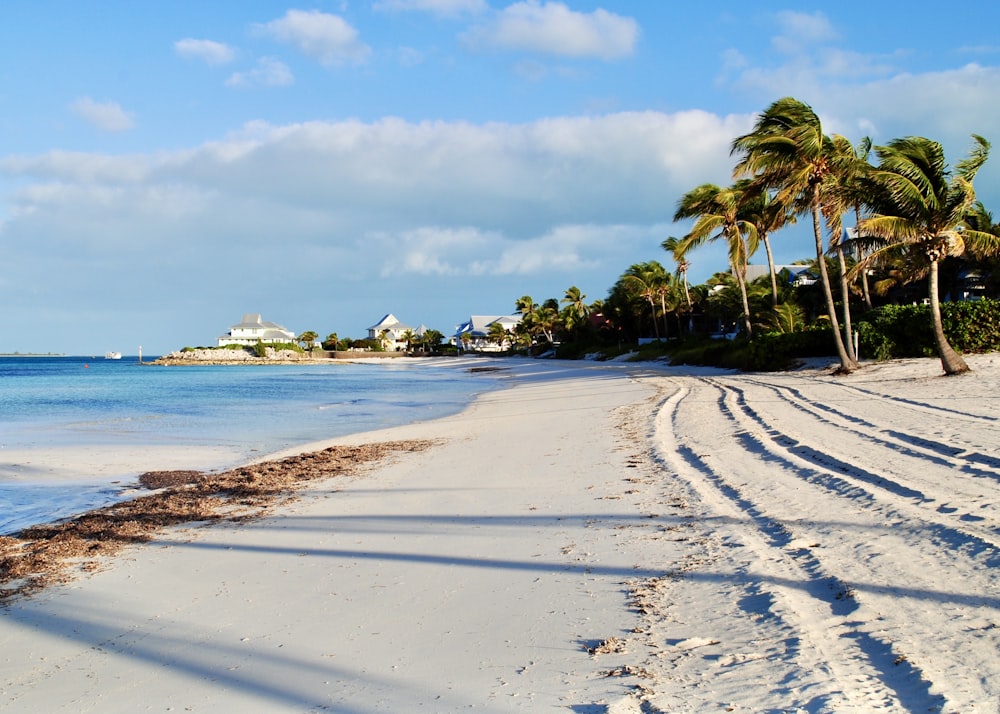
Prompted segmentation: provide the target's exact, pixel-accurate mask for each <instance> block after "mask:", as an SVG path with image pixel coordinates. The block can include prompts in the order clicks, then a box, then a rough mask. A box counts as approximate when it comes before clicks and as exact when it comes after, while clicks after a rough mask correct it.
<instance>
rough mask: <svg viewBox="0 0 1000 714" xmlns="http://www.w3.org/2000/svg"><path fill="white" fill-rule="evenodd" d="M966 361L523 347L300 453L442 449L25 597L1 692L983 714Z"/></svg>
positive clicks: (989, 633) (998, 544) (11, 624)
mask: <svg viewBox="0 0 1000 714" xmlns="http://www.w3.org/2000/svg"><path fill="white" fill-rule="evenodd" d="M971 364H972V367H973V369H974V370H975V371H974V372H973V373H971V374H968V375H962V376H959V377H941V376H940V374H941V372H940V365H939V363H938V362H937V361H936V360H903V361H898V362H893V363H877V364H869V365H866V366H865V367H864V369H863V370H861V371H859V372H858V373H856V374H855V375H852V376H850V377H846V378H844V377H833V376H832V375H831V374H830V373H829V371H827V370H824V369H819V368H818V367H813V368H804V369H802V370H799V371H796V372H793V373H776V374H761V373H757V374H736V373H731V372H725V371H721V370H714V371H702V370H697V371H685V370H682V369H674V368H666V367H663V366H662V365H643V364H633V365H628V366H624V365H622V366H621V368H620V369H616V368H615V366H610V367H608V366H606V365H586V364H584V365H581V364H572V363H568V364H558V365H546V366H545V367H544V368H542V367H541V366H539V365H532V364H523V365H513V366H514V367H515V368H514V369H512V370H511V371H510V377H511V378H510V386H509V387H508V388H504V389H500V390H496V391H492V392H488V393H485V394H483V395H480V396H479V397H478V398H477V399H476V400H475V401H474V402H473V403H472V405H471V406H469V407H468V408H467V409H466V410H464V411H463V412H461V413H459V414H457V415H452V416H447V417H443V418H441V419H436V420H433V421H427V422H417V423H410V424H407V425H402V426H395V427H390V428H386V429H381V430H378V431H372V432H366V433H361V434H351V435H345V436H340V437H336V438H334V439H330V440H325V441H321V442H314V443H312V444H310V445H308V446H307V447H306V448H308V449H309V450H310V451H311V453H316V452H315V449H317V448H337V449H340V448H346V449H352V448H364V447H366V446H369V447H377V446H378V445H379V444H383V443H408V442H410V443H420V444H430V443H431V442H432V445H431V446H430V447H429V448H421V449H418V450H412V451H403V452H399V453H396V454H395V455H392V456H390V457H389V458H385V459H379V460H374V461H370V462H367V463H366V464H365V465H364V466H362V467H361V469H360V470H359V471H357V472H354V473H353V474H351V475H343V476H342V477H338V478H333V479H326V480H317V481H311V482H309V483H308V484H307V485H306V486H305V487H304V488H303V489H301V490H299V491H296V492H295V494H294V495H293V497H292V498H291V499H290V500H286V501H283V502H282V503H281V504H280V505H276V506H275V507H274V508H273V509H272V510H270V511H268V512H266V513H265V514H263V515H259V516H257V517H253V518H250V519H249V520H242V521H240V522H238V523H232V522H226V521H220V522H218V523H216V524H214V525H211V526H208V527H206V526H204V524H203V523H201V522H194V523H191V524H188V525H187V526H173V527H170V528H168V529H166V530H164V531H160V532H158V533H157V534H156V535H155V536H154V537H153V539H152V540H151V541H150V542H149V543H146V544H143V545H134V544H131V545H127V547H126V548H127V549H126V550H125V551H123V552H122V553H121V554H120V555H119V556H118V557H116V558H113V559H100V560H99V567H97V568H96V569H95V570H93V571H92V572H91V571H88V572H86V573H84V574H83V575H82V577H80V578H77V579H74V580H72V581H70V582H68V583H66V584H63V585H57V586H55V587H52V588H48V589H45V590H43V591H41V592H38V593H37V594H36V595H34V596H33V597H32V598H29V599H25V600H17V601H15V602H13V603H11V604H9V605H7V606H6V607H5V608H4V609H3V611H2V618H0V647H2V648H3V649H4V651H5V652H8V653H11V654H9V655H7V656H6V657H7V658H6V663H7V668H6V669H7V671H6V672H5V676H4V681H3V683H2V686H0V693H2V694H0V697H2V698H0V707H2V706H3V705H4V704H12V705H16V706H17V707H20V708H22V709H25V710H29V709H30V710H58V709H60V708H66V707H69V706H73V707H74V708H79V707H83V708H104V709H106V708H107V706H108V703H109V702H114V706H115V707H117V708H118V709H119V710H121V711H127V710H130V709H134V708H137V707H139V706H149V705H150V704H153V705H157V706H159V705H162V706H165V707H173V708H182V707H186V708H191V709H196V710H197V709H204V708H215V709H228V710H236V709H238V710H241V711H260V712H264V711H268V712H271V711H288V712H293V711H307V710H317V709H324V708H329V709H333V710H337V711H358V712H361V711H365V712H368V711H386V712H395V711H407V710H412V709H413V708H416V707H426V708H428V709H429V710H436V711H454V710H457V709H461V708H469V707H474V708H475V707H478V708H483V709H485V710H487V711H509V710H512V709H515V710H522V711H532V712H534V711H545V710H567V709H571V710H574V711H581V712H593V713H595V714H596V713H598V712H606V713H607V714H638V713H639V712H661V711H662V712H665V711H677V710H682V711H683V710H688V711H690V710H697V711H723V710H732V711H757V710H760V709H761V708H764V709H768V710H786V709H796V708H802V709H809V708H810V707H812V708H813V709H815V710H816V711H847V710H857V711H864V710H877V709H887V710H904V711H917V710H920V711H925V710H937V711H969V710H978V709H979V708H984V707H986V708H988V707H989V706H992V705H993V704H995V702H996V701H997V700H998V695H1000V662H997V661H996V658H995V653H996V651H997V650H998V649H1000V627H998V625H1000V598H998V597H997V596H996V592H998V588H1000V536H997V535H996V532H995V531H996V527H997V525H998V524H1000V445H998V442H997V440H996V435H997V433H998V432H997V426H996V425H997V424H998V423H1000V405H997V404H996V403H995V400H990V399H986V398H983V395H984V394H985V395H989V394H993V393H995V392H996V390H997V389H998V388H1000V355H996V354H992V355H981V356H972V360H971ZM692 372H694V373H692ZM300 451H301V449H300ZM282 458H293V459H294V458H298V457H295V456H291V455H285V456H283V455H282V452H278V453H276V454H270V455H269V456H268V459H269V460H268V461H266V462H264V463H267V464H273V463H276V460H277V462H280V460H281V459H282ZM246 468H247V469H250V470H253V467H252V465H248V466H247V467H246ZM263 468H264V467H263V466H261V467H260V469H261V470H263ZM237 515H239V514H238V513H237ZM914 613H919V616H914ZM969 661H975V662H977V667H976V668H975V669H974V670H970V669H969V667H968V666H967V663H968V662H969ZM39 681H45V683H46V686H45V687H39V686H37V683H38V682H39ZM71 702H72V704H70V703H71Z"/></svg>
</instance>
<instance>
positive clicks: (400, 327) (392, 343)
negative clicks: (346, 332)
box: [368, 312, 417, 352]
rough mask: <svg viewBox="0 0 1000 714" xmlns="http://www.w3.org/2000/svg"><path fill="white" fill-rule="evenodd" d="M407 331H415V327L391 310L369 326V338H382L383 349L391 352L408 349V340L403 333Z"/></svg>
mask: <svg viewBox="0 0 1000 714" xmlns="http://www.w3.org/2000/svg"><path fill="white" fill-rule="evenodd" d="M407 332H413V334H417V333H416V332H414V330H413V328H412V327H410V326H409V325H405V324H403V323H402V322H400V321H399V320H397V319H396V316H395V315H393V314H392V313H391V312H390V313H389V314H388V315H386V316H385V317H383V318H382V319H381V320H379V321H378V322H376V323H375V324H374V325H372V326H371V327H369V328H368V339H369V340H380V341H381V342H382V346H383V349H385V350H388V351H390V352H394V351H396V350H402V349H406V340H405V339H403V335H405V334H406V333H407Z"/></svg>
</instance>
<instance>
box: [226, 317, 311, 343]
mask: <svg viewBox="0 0 1000 714" xmlns="http://www.w3.org/2000/svg"><path fill="white" fill-rule="evenodd" d="M258 342H263V343H264V344H275V343H287V342H295V333H294V332H292V331H291V330H289V329H287V328H285V327H282V326H281V325H279V324H277V323H276V322H267V321H266V320H263V319H261V316H260V315H259V314H256V313H247V314H246V315H244V316H243V319H242V320H240V321H239V322H238V323H237V324H235V325H233V326H232V327H230V328H229V332H227V333H226V334H224V335H222V336H221V337H220V338H219V347H222V346H224V345H255V344H257V343H258Z"/></svg>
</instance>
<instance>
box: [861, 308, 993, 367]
mask: <svg viewBox="0 0 1000 714" xmlns="http://www.w3.org/2000/svg"><path fill="white" fill-rule="evenodd" d="M941 323H942V324H943V326H944V334H945V337H947V338H948V342H949V343H951V346H952V347H954V348H955V349H956V350H958V351H959V352H965V353H970V352H995V351H998V350H1000V301H998V300H992V299H983V300H968V301H963V302H945V303H941ZM857 329H858V333H859V350H860V352H861V356H862V357H867V358H871V359H877V360H887V359H897V358H901V357H933V356H934V355H936V354H937V352H936V350H935V349H934V336H933V334H932V332H931V308H930V306H929V305H886V306H884V307H880V308H878V309H876V310H872V311H871V312H869V313H868V314H867V315H865V316H864V317H862V318H861V320H860V321H859V322H858V326H857Z"/></svg>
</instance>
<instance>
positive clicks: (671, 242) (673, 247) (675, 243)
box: [660, 236, 691, 312]
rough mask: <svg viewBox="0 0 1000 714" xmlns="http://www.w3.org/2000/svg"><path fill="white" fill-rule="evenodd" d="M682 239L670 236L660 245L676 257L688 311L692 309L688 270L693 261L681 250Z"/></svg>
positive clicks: (675, 260)
mask: <svg viewBox="0 0 1000 714" xmlns="http://www.w3.org/2000/svg"><path fill="white" fill-rule="evenodd" d="M680 244H681V241H680V239H679V238H676V237H674V236H670V237H669V238H667V239H666V240H665V241H663V242H662V243H660V247H661V248H663V250H665V251H667V252H668V253H670V257H671V258H673V259H674V262H675V263H676V264H677V275H678V276H680V278H681V281H682V282H683V284H684V302H685V303H687V309H688V312H690V311H691V290H690V289H689V288H688V270H690V268H691V262H690V261H689V260H688V259H687V255H686V254H685V253H684V251H682V250H680Z"/></svg>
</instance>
